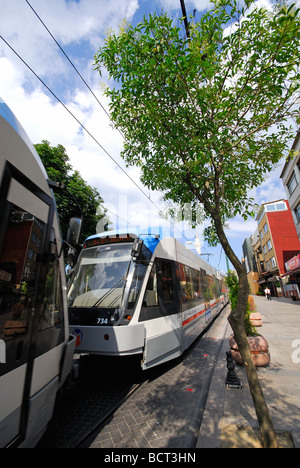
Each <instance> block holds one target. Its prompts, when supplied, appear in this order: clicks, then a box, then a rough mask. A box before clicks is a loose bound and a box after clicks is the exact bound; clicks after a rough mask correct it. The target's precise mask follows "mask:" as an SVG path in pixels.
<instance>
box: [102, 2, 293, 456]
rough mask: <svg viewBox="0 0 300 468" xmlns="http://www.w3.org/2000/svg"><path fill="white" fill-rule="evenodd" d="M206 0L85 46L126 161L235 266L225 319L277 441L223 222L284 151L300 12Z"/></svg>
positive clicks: (244, 208) (245, 211)
mask: <svg viewBox="0 0 300 468" xmlns="http://www.w3.org/2000/svg"><path fill="white" fill-rule="evenodd" d="M246 3H247V5H248V6H247V8H246V9H244V8H239V7H238V4H237V2H236V1H235V0H220V1H215V2H214V6H213V8H212V9H211V10H209V11H208V12H207V13H205V14H203V16H202V17H201V19H200V20H199V21H198V22H196V21H195V19H194V20H193V22H191V23H190V24H189V28H188V31H189V37H185V36H184V34H183V31H182V28H179V27H177V26H176V25H174V24H173V22H172V19H170V18H169V17H168V16H167V15H161V16H158V15H156V14H154V15H150V16H149V18H146V17H144V19H143V22H142V23H140V24H138V25H137V26H136V27H132V26H131V25H127V27H126V28H123V29H122V30H120V33H119V34H118V35H117V34H111V35H109V36H108V37H107V39H106V41H105V44H104V46H103V47H101V48H100V49H99V50H98V52H97V54H96V55H95V68H96V69H97V70H99V71H100V73H101V67H102V66H105V67H106V68H107V70H108V72H109V74H110V77H111V78H113V79H114V80H115V81H116V82H117V83H116V86H115V87H112V88H111V89H107V95H108V96H109V97H110V99H111V108H110V110H111V117H112V119H113V121H114V123H115V125H116V127H117V128H119V129H120V130H122V132H123V133H124V135H125V138H126V142H125V144H124V149H123V152H122V156H123V158H124V159H125V160H126V162H127V164H130V165H138V166H139V167H140V168H141V171H142V181H143V183H144V184H146V185H147V186H148V187H150V188H151V189H157V190H163V191H164V192H165V197H166V199H168V200H171V201H172V202H175V203H178V204H180V205H184V204H186V203H191V204H194V205H197V204H202V205H203V207H204V211H205V217H206V218H207V219H210V220H211V225H210V226H209V227H208V228H207V229H206V231H205V234H206V236H207V238H208V239H210V240H211V241H212V242H215V241H216V239H218V241H219V242H220V243H221V244H222V246H223V248H224V250H225V253H226V255H227V256H228V258H229V259H230V261H231V263H232V265H233V266H234V268H235V269H236V271H237V274H238V278H239V294H238V301H237V305H236V307H235V308H234V309H233V310H232V311H231V314H230V317H229V321H230V324H231V326H232V328H233V331H234V334H235V338H236V341H237V343H238V345H239V349H240V350H241V354H242V357H243V362H244V366H245V369H246V372H247V378H248V381H249V385H250V390H251V394H252V397H253V402H254V406H255V410H256V414H257V418H258V422H259V426H260V432H261V436H262V440H263V444H264V446H265V447H273V446H277V440H276V436H275V432H274V428H273V424H272V420H271V418H270V414H269V411H268V408H267V406H266V403H265V399H264V395H263V393H262V390H261V386H260V382H259V379H258V376H257V372H256V368H255V366H254V365H253V363H252V359H251V353H250V349H249V346H248V342H247V338H246V334H245V330H244V317H245V314H246V310H247V299H248V292H249V287H248V282H247V275H246V271H245V268H244V266H243V265H242V263H241V262H240V260H239V259H238V258H237V256H236V254H235V252H234V251H233V249H232V248H231V246H230V244H229V242H228V239H227V237H226V234H225V232H224V224H225V221H226V220H229V219H230V218H232V217H234V216H236V215H241V216H243V218H244V219H245V220H246V219H247V218H248V216H250V215H253V210H254V207H253V200H252V199H251V198H249V195H248V193H249V190H251V189H252V188H254V187H257V186H259V185H260V184H261V183H262V182H263V180H264V177H265V174H266V173H268V172H269V171H270V170H271V169H272V168H273V167H274V164H276V163H277V162H278V161H279V160H280V158H281V157H282V156H283V154H284V151H286V150H288V141H289V140H290V138H291V137H292V136H293V132H292V128H291V127H290V126H289V125H288V119H289V118H291V117H295V116H297V117H298V115H299V83H300V81H299V78H300V74H299V39H300V26H299V16H298V13H299V11H298V10H296V8H295V7H294V6H290V7H287V6H286V5H281V6H280V5H277V6H275V7H273V8H272V10H267V9H264V8H257V7H255V6H254V4H250V3H251V2H249V1H248V2H246Z"/></svg>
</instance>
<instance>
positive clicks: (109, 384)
mask: <svg viewBox="0 0 300 468" xmlns="http://www.w3.org/2000/svg"><path fill="white" fill-rule="evenodd" d="M80 361H81V362H80V371H79V378H78V379H77V381H75V382H71V383H69V384H68V385H67V386H66V387H65V388H63V391H62V392H61V394H60V395H59V397H58V398H57V402H56V405H55V408H54V413H53V417H52V420H51V421H50V423H49V425H48V429H47V431H46V433H45V434H44V436H43V437H42V439H41V441H40V442H39V444H38V445H37V447H38V448H81V447H83V446H84V445H85V444H86V441H87V440H90V439H92V437H93V434H94V433H96V432H97V431H99V430H100V429H101V427H103V426H104V425H105V424H106V422H107V421H109V420H110V418H111V417H112V416H113V414H114V413H115V412H116V411H117V410H118V408H119V407H120V406H121V405H123V404H125V403H126V401H127V400H129V398H130V397H131V396H132V395H133V394H134V393H135V392H136V391H138V390H139V389H140V388H141V386H142V385H144V384H146V383H147V381H148V380H149V378H151V379H152V378H155V373H157V372H158V370H157V369H150V370H149V371H146V372H145V371H142V370H141V368H140V363H139V362H138V360H137V358H133V357H130V358H128V359H127V358H123V359H120V358H116V359H113V358H106V357H105V356H84V357H83V358H81V359H80Z"/></svg>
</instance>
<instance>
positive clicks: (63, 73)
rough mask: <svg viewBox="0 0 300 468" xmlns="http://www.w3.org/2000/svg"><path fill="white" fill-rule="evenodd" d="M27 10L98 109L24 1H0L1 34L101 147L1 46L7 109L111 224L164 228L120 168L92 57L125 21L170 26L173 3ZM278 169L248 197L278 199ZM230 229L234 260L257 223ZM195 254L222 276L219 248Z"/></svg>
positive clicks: (77, 2) (176, 0) (72, 3)
mask: <svg viewBox="0 0 300 468" xmlns="http://www.w3.org/2000/svg"><path fill="white" fill-rule="evenodd" d="M260 1H263V2H265V3H266V4H267V2H268V0H260ZM29 3H30V5H31V6H32V8H33V9H34V10H35V11H36V13H37V14H38V15H39V16H40V18H41V19H42V21H43V22H44V23H45V25H46V26H47V28H48V29H49V30H50V32H51V33H52V35H53V36H54V37H55V39H56V40H57V41H58V43H59V44H60V45H61V47H62V48H63V49H64V51H65V52H66V53H67V55H68V56H69V58H70V60H71V61H72V63H73V64H74V65H75V66H76V67H77V69H78V70H79V72H80V74H81V75H82V76H83V78H84V80H85V81H86V82H87V83H88V85H89V87H90V88H91V89H92V91H93V93H94V94H95V95H96V97H97V99H98V100H99V101H100V103H101V106H100V105H99V103H98V102H97V100H96V99H95V98H94V96H93V95H92V94H91V92H90V91H89V90H88V89H87V87H86V85H85V84H84V83H83V81H82V80H81V79H80V78H79V76H78V75H77V74H76V72H75V71H74V69H73V68H72V66H71V65H70V63H69V62H68V61H67V59H66V58H65V56H64V55H63V54H62V52H61V51H60V49H59V48H58V46H57V44H56V43H55V42H54V41H53V38H52V37H51V36H50V35H49V33H48V32H47V30H46V29H45V27H44V26H43V24H42V23H41V22H40V21H39V19H38V18H37V16H36V15H35V14H34V12H33V11H32V9H31V8H30V5H29V4H28V2H26V0H0V12H1V15H0V35H2V36H3V38H4V39H5V40H6V41H7V42H8V43H9V44H10V45H11V47H13V48H14V49H15V51H16V52H17V53H18V54H19V55H20V56H21V57H22V58H23V60H24V61H25V62H26V63H27V64H28V65H29V66H30V67H31V68H32V69H33V70H34V71H35V73H36V74H37V75H38V76H39V77H40V78H41V79H42V80H43V81H44V82H45V83H46V84H47V86H48V87H49V88H50V89H51V90H52V91H53V92H54V93H55V94H56V95H57V96H58V98H59V99H60V100H61V101H62V102H63V103H64V104H65V105H66V106H67V107H68V108H69V109H70V111H71V112H72V113H73V114H74V115H75V116H76V118H77V119H78V120H79V121H80V122H81V123H82V124H83V125H84V126H85V127H86V128H87V129H88V131H89V132H90V133H91V134H92V135H93V136H94V138H95V139H96V140H97V142H98V143H99V144H100V145H98V144H97V143H95V141H94V140H93V139H92V138H91V137H90V136H89V135H87V133H86V132H85V131H84V130H83V129H82V128H81V127H80V125H79V124H78V122H76V121H75V119H74V118H72V117H71V116H70V115H69V114H68V113H67V112H66V110H65V109H64V108H63V106H62V105H61V104H59V103H58V102H57V101H56V100H55V99H54V98H53V96H52V95H51V94H50V93H49V92H48V91H47V90H46V88H45V87H44V86H43V85H42V84H41V82H40V81H39V80H38V79H37V78H36V77H35V76H34V75H33V73H32V72H31V71H30V70H29V69H28V68H27V67H26V66H25V65H24V63H22V62H21V60H20V59H19V58H18V57H16V55H15V54H14V53H13V52H12V51H11V50H10V48H9V47H8V46H7V45H6V44H5V43H4V42H3V41H2V40H0V97H1V98H2V99H3V100H4V101H5V102H6V103H7V104H8V105H9V106H10V108H11V109H12V111H13V112H14V113H15V115H16V116H17V118H18V119H19V121H20V123H21V124H22V126H23V127H24V129H25V130H26V132H27V133H28V136H29V138H30V139H31V141H32V142H33V143H38V142H40V141H42V140H48V141H49V142H50V144H51V145H52V146H55V145H57V144H62V145H63V146H65V148H66V151H67V154H68V155H69V157H70V159H71V164H72V166H73V168H74V169H77V170H79V171H80V173H81V175H82V177H83V178H84V179H85V180H86V181H87V182H88V183H89V184H90V185H92V186H95V187H97V189H98V190H99V192H100V193H101V195H102V197H103V199H104V202H105V203H104V205H105V207H106V208H107V209H108V210H109V211H108V215H109V216H110V218H111V220H112V221H114V222H118V223H120V224H128V225H129V226H136V225H138V226H142V225H144V226H149V225H154V226H156V225H158V224H165V223H167V224H168V226H170V222H169V221H166V220H161V219H160V218H159V216H158V210H157V207H159V208H162V209H164V204H163V203H162V202H161V197H162V195H163V194H161V193H153V192H151V193H150V192H149V190H148V189H147V188H145V187H143V186H142V185H141V183H140V181H139V172H138V169H137V168H126V167H125V164H124V162H123V161H122V159H121V158H120V151H121V149H122V145H123V139H122V137H121V135H120V134H119V132H117V131H116V130H115V129H113V127H112V125H111V123H110V121H109V118H108V116H107V114H106V113H105V112H104V110H103V107H104V109H106V111H108V101H107V98H106V97H105V96H104V95H103V89H102V85H103V84H105V85H106V84H107V75H106V74H105V73H104V74H103V77H102V80H100V78H99V75H98V73H97V72H95V71H94V70H93V56H94V54H95V53H96V51H97V49H98V48H99V46H101V45H102V44H103V40H104V37H105V36H106V34H107V32H108V31H109V30H111V29H116V30H117V29H118V25H119V24H120V23H121V22H122V21H123V19H124V18H126V20H127V21H128V22H130V23H133V24H137V23H138V22H140V21H141V20H142V18H143V15H144V14H145V15H148V14H149V13H153V12H154V11H156V12H160V11H162V10H163V11H165V12H167V13H168V14H169V15H170V16H172V17H173V18H174V19H175V20H176V19H178V18H179V17H181V16H182V13H181V6H180V0H150V1H149V0H51V1H49V0H29ZM185 5H186V9H187V14H188V15H189V14H192V13H193V10H194V9H196V10H197V13H196V15H198V16H199V15H200V14H201V12H202V11H203V9H205V8H207V6H208V5H209V3H208V1H207V0H185ZM101 81H102V83H101ZM103 148H104V150H105V151H104V150H103ZM116 163H117V164H116ZM281 169H282V166H280V167H278V168H277V169H275V170H274V171H272V173H271V174H269V176H268V178H267V179H266V181H265V183H264V184H263V185H262V186H261V187H259V188H258V189H257V190H255V191H253V193H252V196H253V197H254V198H255V200H256V201H257V203H262V202H267V201H272V200H277V199H279V198H282V197H285V192H284V189H283V186H282V183H281V181H280V179H279V176H280V172H281ZM128 176H129V177H128ZM132 180H134V181H135V184H134V183H133V182H132ZM136 184H137V185H139V187H140V188H141V190H140V189H139V188H137V186H136ZM149 198H150V200H149ZM99 209H101V208H99ZM176 226H177V229H178V230H179V231H177V236H178V237H180V232H181V233H182V232H183V233H184V235H185V237H186V238H188V239H189V240H194V237H195V231H193V232H192V231H191V230H190V229H189V228H188V227H187V225H182V224H178V225H176ZM229 228H230V229H229V230H228V232H227V234H228V238H229V241H230V242H231V245H232V247H233V249H234V250H235V252H236V253H237V255H238V256H239V257H241V255H242V247H241V246H242V242H243V240H244V238H245V237H249V235H250V234H252V233H253V232H254V230H255V228H256V222H255V221H254V220H249V221H248V222H244V221H243V220H241V219H239V218H236V219H234V220H232V221H231V222H230V223H229ZM202 230H203V227H202V226H201V225H200V226H198V227H197V233H198V235H199V237H200V240H201V241H202V235H201V234H202ZM91 234H94V233H91ZM202 252H203V253H211V254H213V255H211V256H210V257H209V260H210V263H212V265H214V266H215V267H217V268H221V269H222V270H224V271H225V270H226V261H225V256H224V253H223V252H221V247H220V246H218V247H217V248H214V249H211V248H209V247H208V246H206V245H205V244H204V245H202ZM204 258H205V259H206V258H208V257H204Z"/></svg>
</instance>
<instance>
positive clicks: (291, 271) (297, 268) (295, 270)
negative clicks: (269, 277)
mask: <svg viewBox="0 0 300 468" xmlns="http://www.w3.org/2000/svg"><path fill="white" fill-rule="evenodd" d="M296 273H300V266H297V267H296V268H293V269H292V270H290V271H288V272H287V273H284V274H283V275H281V277H282V278H284V277H285V276H293V275H294V274H296Z"/></svg>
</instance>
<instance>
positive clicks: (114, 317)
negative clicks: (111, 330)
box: [109, 310, 120, 325]
mask: <svg viewBox="0 0 300 468" xmlns="http://www.w3.org/2000/svg"><path fill="white" fill-rule="evenodd" d="M119 318H120V314H119V311H118V310H115V311H114V312H113V313H112V314H111V315H110V317H109V321H110V323H111V325H114V324H115V323H116V322H117V321H118V320H119Z"/></svg>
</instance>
